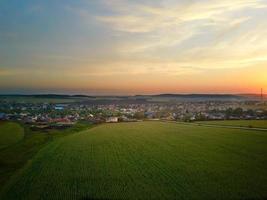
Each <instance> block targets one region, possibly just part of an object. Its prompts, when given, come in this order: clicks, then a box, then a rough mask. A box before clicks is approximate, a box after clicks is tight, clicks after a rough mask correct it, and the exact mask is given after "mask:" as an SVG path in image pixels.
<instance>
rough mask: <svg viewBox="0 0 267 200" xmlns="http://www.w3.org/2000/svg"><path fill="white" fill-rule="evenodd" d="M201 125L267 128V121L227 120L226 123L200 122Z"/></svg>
mask: <svg viewBox="0 0 267 200" xmlns="http://www.w3.org/2000/svg"><path fill="white" fill-rule="evenodd" d="M200 123H205V124H215V125H223V126H241V127H250V128H267V120H226V121H206V122H200Z"/></svg>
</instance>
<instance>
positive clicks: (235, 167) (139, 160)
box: [0, 122, 267, 200]
mask: <svg viewBox="0 0 267 200" xmlns="http://www.w3.org/2000/svg"><path fill="white" fill-rule="evenodd" d="M266 166H267V134H266V132H263V131H255V130H237V129H225V128H216V127H198V126H194V125H192V126H190V125H183V124H175V123H163V122H140V123H139V122H138V123H121V124H103V125H99V126H97V127H94V128H92V129H90V130H85V131H81V132H79V133H77V134H71V135H68V136H67V137H63V138H61V139H59V140H54V141H53V142H51V143H49V144H48V145H46V146H45V147H44V148H42V149H41V150H40V151H39V152H38V153H37V155H36V156H35V157H34V158H33V160H32V161H31V162H28V163H27V165H26V166H25V167H24V168H23V169H22V170H21V171H20V172H19V173H17V174H16V175H15V176H13V177H12V178H11V180H10V181H9V182H8V183H7V184H6V186H5V187H4V188H3V190H2V192H1V196H0V198H1V199H2V200H4V199H8V200H10V199H11V200H12V199H27V200H30V199H34V200H38V199H205V200H207V199H266V198H267V167H266Z"/></svg>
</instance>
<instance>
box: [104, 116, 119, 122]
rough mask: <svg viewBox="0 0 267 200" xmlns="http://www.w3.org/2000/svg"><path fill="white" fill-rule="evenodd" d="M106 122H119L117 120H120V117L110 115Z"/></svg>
mask: <svg viewBox="0 0 267 200" xmlns="http://www.w3.org/2000/svg"><path fill="white" fill-rule="evenodd" d="M106 122H107V123H117V122H119V118H118V117H108V118H107V119H106Z"/></svg>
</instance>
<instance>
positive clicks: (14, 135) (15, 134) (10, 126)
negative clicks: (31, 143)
mask: <svg viewBox="0 0 267 200" xmlns="http://www.w3.org/2000/svg"><path fill="white" fill-rule="evenodd" d="M23 136H24V131H23V127H21V126H20V125H19V124H16V123H13V122H0V150H1V149H3V148H5V147H8V146H9V145H12V144H15V143H17V142H18V141H20V140H22V139H23Z"/></svg>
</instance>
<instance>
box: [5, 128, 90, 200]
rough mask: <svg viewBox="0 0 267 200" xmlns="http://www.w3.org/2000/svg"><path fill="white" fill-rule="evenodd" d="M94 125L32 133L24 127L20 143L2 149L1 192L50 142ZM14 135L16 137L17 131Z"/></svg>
mask: <svg viewBox="0 0 267 200" xmlns="http://www.w3.org/2000/svg"><path fill="white" fill-rule="evenodd" d="M17 126H18V127H20V125H19V124H16V123H12V127H17ZM91 127H92V125H90V124H86V123H77V124H76V125H75V126H73V127H71V128H68V129H64V130H55V129H52V130H48V131H32V130H31V129H30V128H29V127H28V126H26V125H24V127H23V128H22V127H20V128H22V130H23V129H24V133H25V136H24V138H23V139H22V140H20V141H19V142H17V143H15V144H12V145H9V146H8V147H6V148H4V149H0V190H1V188H2V187H3V186H4V185H5V183H6V182H7V181H8V180H9V179H10V177H11V176H13V175H14V173H16V172H17V171H18V170H20V169H21V168H22V167H23V166H24V165H25V164H26V163H27V162H29V160H31V159H32V157H33V156H34V155H35V154H36V153H37V152H38V151H39V150H40V149H42V148H43V147H45V145H47V144H48V143H49V142H52V141H54V140H57V139H59V138H61V137H64V136H68V135H71V134H73V133H77V132H80V131H82V130H85V129H87V128H91ZM12 130H13V132H12V134H14V135H16V134H17V133H16V132H15V131H16V130H15V129H12ZM0 199H1V198H0Z"/></svg>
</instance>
